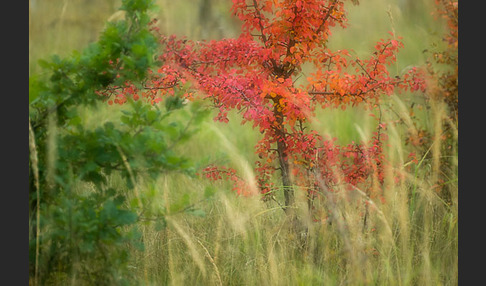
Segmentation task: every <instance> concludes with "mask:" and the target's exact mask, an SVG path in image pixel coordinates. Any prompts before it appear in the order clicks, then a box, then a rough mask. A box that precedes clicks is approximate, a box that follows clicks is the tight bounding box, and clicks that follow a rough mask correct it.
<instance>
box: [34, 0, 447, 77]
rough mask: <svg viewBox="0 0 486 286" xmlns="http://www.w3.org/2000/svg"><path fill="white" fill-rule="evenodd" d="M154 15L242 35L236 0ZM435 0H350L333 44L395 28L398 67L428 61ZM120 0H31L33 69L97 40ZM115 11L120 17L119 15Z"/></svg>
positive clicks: (215, 33) (207, 0)
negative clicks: (399, 42) (400, 41)
mask: <svg viewBox="0 0 486 286" xmlns="http://www.w3.org/2000/svg"><path fill="white" fill-rule="evenodd" d="M155 2H156V4H157V6H158V10H157V11H154V12H153V17H154V18H157V19H158V20H159V23H158V24H159V27H160V29H161V31H162V32H163V33H165V34H177V35H179V36H182V35H184V36H187V37H188V38H191V39H221V38H232V37H237V36H238V31H239V26H240V23H239V20H238V19H236V18H235V17H233V16H232V15H231V12H230V7H231V4H232V1H231V0H156V1H155ZM433 2H434V1H432V0H362V1H360V5H358V6H354V5H353V4H351V2H348V3H347V5H348V23H349V27H348V28H347V29H341V28H336V29H334V31H333V32H334V34H333V37H332V38H331V40H330V42H329V43H330V46H331V48H336V49H344V48H346V49H352V50H354V51H355V52H356V53H358V54H361V53H365V54H366V53H369V52H370V51H371V49H372V47H373V46H374V43H375V42H376V41H378V40H380V38H382V37H383V38H384V37H388V34H387V32H388V31H392V32H395V33H396V34H397V35H398V36H401V37H403V41H404V42H405V48H404V49H403V50H402V52H401V53H400V54H399V62H398V65H397V68H404V67H406V66H408V65H417V64H420V63H422V62H423V61H424V55H423V52H422V51H423V50H424V49H430V48H431V45H432V43H437V42H440V39H438V35H440V33H441V31H442V29H443V28H444V23H443V22H442V21H439V20H437V19H435V18H434V16H433V15H432V14H431V12H432V11H433V4H434V3H433ZM120 4H121V0H101V1H100V0H29V72H30V73H31V74H32V73H35V72H37V71H38V66H37V64H36V63H37V60H38V59H41V58H45V57H47V56H49V55H51V54H59V55H61V56H62V55H67V54H69V53H71V52H72V50H78V51H80V50H82V49H83V48H84V47H86V46H87V45H88V44H89V43H91V42H94V41H96V40H97V37H98V35H99V34H100V32H101V31H102V30H103V27H104V25H105V22H106V21H107V20H108V19H109V18H110V17H116V14H115V13H116V12H117V11H118V8H119V7H120ZM114 14H115V16H114Z"/></svg>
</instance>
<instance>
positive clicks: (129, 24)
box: [29, 0, 207, 285]
mask: <svg viewBox="0 0 486 286" xmlns="http://www.w3.org/2000/svg"><path fill="white" fill-rule="evenodd" d="M152 7H153V6H152V1H148V0H126V1H123V3H122V7H121V10H125V11H126V19H125V20H124V21H118V22H113V23H108V24H107V26H106V28H105V30H104V31H103V33H102V34H101V36H100V40H99V41H98V42H96V43H93V44H91V45H90V46H89V47H87V48H86V49H85V50H83V52H81V53H79V52H76V51H75V52H73V53H72V55H71V56H69V57H67V58H61V57H59V56H57V55H54V56H52V57H51V58H50V60H41V61H40V62H39V64H40V66H41V67H42V68H43V69H44V71H45V72H44V73H43V74H41V75H33V76H31V77H30V79H29V87H30V92H29V122H30V124H31V126H32V128H33V132H34V134H35V138H31V139H32V140H31V141H32V142H35V148H36V150H37V153H38V158H37V160H31V162H29V163H30V164H29V172H30V174H31V175H32V174H33V173H34V171H33V165H34V164H35V165H36V167H37V168H38V170H39V177H38V178H39V179H36V177H35V176H31V177H30V190H29V194H30V209H29V211H30V214H31V217H32V218H31V228H30V234H29V238H30V241H29V245H30V271H31V274H32V277H35V280H34V281H35V283H37V284H44V283H54V284H64V283H67V281H65V279H64V278H65V277H78V279H79V281H83V282H86V283H88V284H96V285H124V284H128V283H129V281H130V275H129V274H130V271H128V261H129V258H130V253H129V249H130V248H127V247H126V246H127V245H131V246H132V247H135V248H136V249H140V250H142V249H143V243H142V241H141V239H140V232H139V231H138V230H137V228H136V223H137V222H138V221H139V220H140V219H141V216H140V215H141V214H142V213H143V214H144V215H145V216H147V215H151V216H154V217H157V225H158V226H159V227H164V226H165V219H164V216H165V215H166V213H165V212H164V210H162V211H159V212H156V213H155V212H150V211H148V210H147V209H146V208H147V207H149V206H150V199H151V197H150V193H149V194H143V195H139V192H138V191H137V190H136V188H138V187H139V186H137V181H138V179H139V178H149V179H156V178H157V177H158V176H160V174H163V173H164V172H179V173H182V174H185V175H189V176H193V175H194V174H195V168H194V162H192V161H191V160H190V159H189V158H186V157H184V156H183V155H181V154H180V152H178V150H177V149H178V146H179V145H181V144H182V143H183V142H184V141H186V140H188V139H189V138H191V136H192V135H193V134H194V133H195V132H197V130H198V129H197V125H198V124H200V123H201V122H202V120H203V119H204V118H205V117H206V115H207V111H205V110H203V108H201V106H199V105H197V104H192V105H191V107H190V108H188V107H187V106H186V105H185V104H184V103H183V101H182V100H181V98H180V97H179V96H178V95H177V94H176V96H174V97H173V98H171V99H170V100H167V101H166V102H165V106H164V105H162V104H161V105H150V104H148V103H147V102H144V101H142V100H138V101H135V100H133V99H129V101H128V104H126V105H125V109H124V110H123V111H122V113H121V114H119V116H115V117H114V119H113V120H112V121H106V122H99V123H98V124H97V125H96V126H94V127H93V128H88V127H86V126H85V125H84V124H83V118H82V116H81V115H80V112H79V109H80V107H82V106H89V107H90V108H92V109H94V110H96V109H99V105H100V102H102V101H104V99H103V98H102V97H101V96H99V95H98V93H97V92H98V91H100V90H104V89H108V88H110V87H112V86H120V85H122V84H124V83H125V82H127V81H130V82H132V83H134V84H136V85H138V86H142V82H143V80H144V78H145V77H146V74H147V71H148V70H149V69H150V68H151V66H152V64H153V59H154V56H153V55H154V52H155V50H156V47H157V41H156V39H155V37H154V36H153V35H152V34H151V32H150V30H149V26H148V25H149V21H150V17H149V15H148V9H151V8H152ZM30 151H31V152H32V151H33V150H30ZM115 174H117V175H118V176H120V177H122V178H123V179H124V182H125V185H124V186H123V187H122V188H119V187H118V188H114V187H113V186H112V184H111V183H110V177H111V176H113V175H115ZM37 186H38V187H37ZM38 194H40V196H39V195H38ZM37 200H40V202H38V201H37ZM37 203H40V208H38V207H37ZM184 204H186V205H184ZM187 204H189V201H182V202H180V204H178V206H177V207H178V208H181V209H188V210H189V209H192V208H188V206H187ZM34 213H35V214H38V215H39V221H38V220H37V219H33V217H34V215H33V214H34ZM194 214H195V215H201V212H198V211H195V210H194ZM35 227H37V231H34V230H35V229H36V228H35Z"/></svg>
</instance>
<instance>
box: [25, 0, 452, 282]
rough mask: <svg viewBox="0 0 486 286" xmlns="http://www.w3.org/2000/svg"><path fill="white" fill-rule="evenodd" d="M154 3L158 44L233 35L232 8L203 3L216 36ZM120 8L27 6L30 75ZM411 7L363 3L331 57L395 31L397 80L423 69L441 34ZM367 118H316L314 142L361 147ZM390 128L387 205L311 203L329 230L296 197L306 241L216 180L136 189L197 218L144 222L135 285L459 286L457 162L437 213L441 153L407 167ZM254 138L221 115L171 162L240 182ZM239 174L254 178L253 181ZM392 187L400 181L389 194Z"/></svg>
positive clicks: (273, 211)
mask: <svg viewBox="0 0 486 286" xmlns="http://www.w3.org/2000/svg"><path fill="white" fill-rule="evenodd" d="M157 2H158V3H159V6H160V11H159V12H157V13H158V17H159V18H160V25H161V27H162V29H163V31H164V32H166V33H169V34H171V33H176V34H180V35H187V36H188V37H191V38H199V37H202V36H203V35H207V36H208V37H212V38H218V37H231V36H235V35H237V31H236V30H235V28H237V27H238V23H237V22H235V21H234V20H231V19H230V18H229V17H228V15H227V11H228V10H229V5H230V3H231V1H226V2H225V1H217V0H214V1H213V2H214V3H216V4H215V5H214V6H213V7H212V13H213V15H214V17H215V18H217V21H216V22H217V24H218V25H219V26H218V27H219V28H218V30H217V31H211V30H210V31H207V30H206V31H205V32H203V30H204V29H203V27H201V26H198V24H197V19H198V18H197V17H198V16H197V15H198V12H199V11H198V7H197V4H196V3H198V2H197V1H194V0H190V1H189V0H184V1H181V0H179V1H167V0H159V1H157ZM31 3H32V1H31ZM101 3H102V4H101ZM118 3H119V1H105V2H103V1H102V2H100V3H98V2H92V1H75V0H72V1H61V0H58V1H54V0H51V1H44V2H42V1H36V7H35V9H34V8H33V7H32V6H31V9H30V28H31V29H30V32H29V38H30V49H29V58H30V72H31V74H32V73H35V72H38V71H39V69H38V67H37V66H36V64H35V62H36V60H37V59H40V58H45V57H46V56H48V55H50V54H52V53H58V54H61V55H63V54H66V53H69V52H70V51H71V50H73V49H77V50H80V49H82V48H83V47H85V46H86V45H87V44H88V43H89V42H90V41H94V40H95V39H96V37H97V33H98V32H99V31H101V29H102V28H103V25H104V21H105V20H106V19H107V18H108V17H109V16H110V15H112V14H113V13H114V12H115V9H116V7H118ZM415 3H416V6H417V8H416V10H415V12H414V13H413V14H410V15H407V14H406V13H405V12H404V11H402V10H400V7H399V5H398V1H386V0H370V1H364V0H363V1H361V5H360V6H356V7H353V6H351V5H349V9H350V10H349V14H348V18H349V28H348V29H346V30H339V29H337V30H336V31H334V34H333V36H332V38H331V40H330V43H331V46H330V47H331V48H332V49H339V48H346V49H350V48H352V49H353V50H354V51H355V52H356V53H357V54H359V55H364V54H366V53H368V52H370V51H371V49H372V47H373V46H374V43H375V42H376V41H377V40H379V39H380V38H384V37H387V36H388V34H387V31H395V32H396V34H397V35H400V36H402V37H403V41H404V42H405V48H404V49H403V51H402V52H401V53H400V55H399V57H398V63H397V67H396V72H397V73H400V72H401V71H402V70H403V69H404V68H405V67H407V66H410V65H417V64H423V63H424V61H425V55H424V53H423V50H425V49H428V48H430V46H431V43H433V42H438V39H439V38H440V36H439V35H440V32H441V31H442V30H443V26H442V24H441V22H439V21H435V20H434V19H433V17H432V16H431V15H430V12H431V5H430V4H429V3H428V2H426V1H421V2H418V1H417V2H415ZM387 11H389V12H390V13H391V14H389V13H388V12H387ZM390 15H391V18H390ZM392 19H393V20H392ZM414 96H415V95H407V96H405V97H400V96H398V97H394V98H390V99H389V100H387V101H386V106H387V107H388V109H386V108H384V114H383V120H384V121H385V122H386V121H393V120H396V119H397V118H398V116H400V117H402V118H408V117H409V115H408V110H407V108H406V106H407V103H408V102H409V101H410V100H414V99H416V98H415V97H414ZM432 104H435V103H432ZM118 108H119V107H114V106H100V107H99V108H98V109H97V110H89V109H85V110H83V112H82V115H83V116H82V117H83V120H85V124H86V126H94V125H97V124H99V122H102V121H103V120H108V119H109V118H113V117H111V116H115V114H114V109H118ZM391 109H393V111H394V112H391V111H390V110H391ZM417 112H420V111H417ZM368 113H369V111H366V110H363V109H360V108H353V109H348V110H346V111H341V110H324V111H318V122H316V123H315V124H314V125H313V126H314V127H315V128H316V130H318V131H319V132H320V133H321V134H329V135H330V136H331V137H337V138H339V142H340V143H343V144H347V143H350V142H351V141H360V140H361V139H364V138H366V137H369V136H370V134H371V132H372V131H373V126H374V124H376V122H375V121H373V120H372V119H371V118H370V117H369V115H368ZM420 116H421V117H420V118H421V122H420V124H421V125H422V126H423V127H425V128H427V130H430V131H432V132H433V133H438V132H440V130H437V127H434V126H437V124H436V123H437V122H442V119H443V117H444V110H443V109H442V107H441V106H440V105H439V104H436V105H434V106H433V108H432V111H422V113H421V114H420ZM390 126H391V127H390V129H389V132H388V133H389V136H390V138H389V141H388V143H389V146H388V147H387V148H386V156H387V158H388V159H389V160H390V166H391V167H390V168H388V169H387V175H386V180H385V186H384V188H383V191H384V197H385V199H386V202H384V203H383V202H381V201H379V200H376V199H375V198H369V197H367V196H366V195H365V194H363V193H361V192H359V191H351V192H346V191H344V190H343V191H341V192H337V193H335V194H327V197H326V198H327V200H322V201H320V202H317V203H318V204H320V205H321V206H322V207H324V208H326V209H327V210H329V211H331V212H332V213H334V214H335V215H336V216H337V217H338V218H340V219H338V220H336V221H333V222H332V223H331V224H330V223H329V222H328V221H317V222H314V221H312V220H311V219H310V217H309V214H308V213H307V211H306V208H305V200H304V198H302V197H301V196H298V198H297V206H299V209H298V212H299V215H300V216H301V217H302V218H303V220H302V221H303V224H304V225H305V226H306V227H307V228H308V233H304V232H301V233H295V232H294V231H293V229H292V228H291V227H290V226H289V225H290V223H289V222H288V220H287V219H288V218H287V216H286V215H285V214H284V212H283V211H282V210H281V209H280V208H279V207H278V205H277V204H276V203H274V202H272V201H270V202H262V201H260V200H258V199H256V198H245V197H239V196H237V195H236V194H234V193H233V192H232V191H231V184H230V183H229V182H226V181H218V182H209V181H206V180H203V179H198V178H190V177H186V176H182V175H180V174H161V176H160V177H159V179H158V181H157V183H156V184H155V187H153V188H152V189H150V188H148V187H147V186H145V185H144V184H142V183H140V187H139V189H140V191H141V192H142V193H144V192H146V193H148V192H151V196H153V198H154V199H153V202H152V203H153V205H154V206H157V205H159V206H170V205H171V204H174V203H177V201H178V200H181V199H182V196H183V195H184V194H189V197H190V200H191V202H193V203H195V204H196V205H197V206H198V207H199V208H201V209H202V210H203V211H204V213H205V214H206V215H205V216H204V217H201V216H194V215H189V214H186V213H181V212H174V213H169V214H168V216H167V223H168V225H167V227H166V228H164V229H161V230H159V229H157V228H156V227H155V226H154V224H153V223H149V222H146V223H140V230H141V231H142V236H143V238H142V239H143V242H144V244H145V250H144V251H139V250H135V249H133V252H132V256H133V257H132V258H133V259H132V261H131V264H130V267H131V269H133V273H134V274H135V280H136V281H132V282H133V284H134V285H137V284H140V285H457V284H458V280H457V279H458V275H457V274H458V272H457V271H458V260H457V251H458V226H457V218H458V209H457V193H458V186H457V167H458V166H457V152H456V153H455V157H453V158H450V161H451V165H452V167H453V168H455V170H456V172H455V174H456V176H455V177H452V178H450V180H449V181H447V182H445V183H444V184H446V186H447V190H448V191H449V192H450V197H451V200H450V202H444V201H443V199H442V198H441V197H440V196H439V195H438V194H437V193H436V191H435V186H434V180H433V179H434V178H436V177H437V176H439V172H440V170H439V169H438V168H437V166H436V164H435V163H434V162H437V161H438V160H439V158H441V156H443V154H441V153H440V150H439V149H437V148H435V147H437V146H432V147H431V151H430V156H427V157H424V158H419V159H423V160H421V161H420V164H417V165H415V166H414V165H412V164H408V165H407V162H408V158H407V155H408V152H410V151H411V147H410V146H408V145H405V143H404V136H405V134H406V133H407V132H408V131H409V130H408V129H407V127H406V126H405V125H398V126H396V127H393V125H390ZM410 128H412V127H410ZM434 128H435V129H434ZM412 129H413V128H412ZM260 136H261V135H260V134H259V133H258V132H257V131H256V130H253V129H252V128H251V126H249V125H241V124H240V120H239V117H238V114H230V123H228V124H222V123H218V122H213V121H212V120H211V119H209V120H208V121H207V122H206V123H205V124H204V125H203V129H202V130H201V131H200V132H199V133H198V135H197V136H196V138H195V139H196V140H193V141H191V142H188V143H187V144H186V145H185V147H183V148H182V149H181V150H180V152H184V154H187V155H188V156H190V157H191V158H194V160H195V161H198V160H200V161H203V162H209V163H212V162H215V163H221V164H227V165H230V166H233V167H235V168H236V169H238V170H239V171H245V170H249V169H248V166H250V167H251V166H253V164H254V162H255V160H256V155H255V154H254V152H253V147H254V145H255V144H256V143H257V141H258V139H259V138H260ZM438 144H439V143H436V145H438ZM250 170H251V168H250ZM247 175H248V176H249V177H251V176H252V174H251V172H249V173H248V174H247ZM396 177H402V178H403V180H401V181H400V182H398V183H397V181H396V180H395V178H396ZM120 182H121V179H120V178H117V177H112V178H111V180H110V183H111V184H113V185H117V184H120ZM207 186H212V187H213V188H215V190H216V192H215V195H214V196H213V197H211V198H210V199H205V196H204V190H205V188H206V187H207ZM362 200H367V201H368V208H367V209H366V208H365V207H364V204H362V203H360V202H362ZM331 201H334V203H330V202H331ZM365 212H368V215H367V222H366V225H365V224H364V217H363V214H364V213H365ZM63 279H64V278H63Z"/></svg>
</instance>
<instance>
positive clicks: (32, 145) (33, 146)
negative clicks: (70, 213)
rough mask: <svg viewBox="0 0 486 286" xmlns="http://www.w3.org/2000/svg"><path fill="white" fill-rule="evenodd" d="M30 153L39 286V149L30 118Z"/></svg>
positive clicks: (36, 281) (36, 282)
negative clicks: (34, 192) (35, 196)
mask: <svg viewBox="0 0 486 286" xmlns="http://www.w3.org/2000/svg"><path fill="white" fill-rule="evenodd" d="M29 151H30V161H31V165H32V172H33V173H34V182H35V189H36V194H37V205H36V238H37V239H36V241H35V276H34V285H38V279H39V241H40V240H39V237H40V186H39V167H38V158H37V148H36V144H35V134H34V131H33V130H32V125H31V124H30V117H29Z"/></svg>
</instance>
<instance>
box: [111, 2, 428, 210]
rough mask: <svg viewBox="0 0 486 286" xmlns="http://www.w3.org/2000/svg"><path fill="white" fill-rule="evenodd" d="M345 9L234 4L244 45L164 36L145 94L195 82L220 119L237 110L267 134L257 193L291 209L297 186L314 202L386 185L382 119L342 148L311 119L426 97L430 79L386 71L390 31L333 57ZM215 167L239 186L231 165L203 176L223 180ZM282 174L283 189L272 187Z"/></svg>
mask: <svg viewBox="0 0 486 286" xmlns="http://www.w3.org/2000/svg"><path fill="white" fill-rule="evenodd" d="M345 2H346V1H339V0H306V1H302V0H266V1H264V0H251V1H250V0H233V6H232V10H231V11H232V13H233V14H234V15H235V16H236V17H238V18H239V19H240V20H241V21H242V30H241V34H240V36H239V37H238V38H236V39H223V40H218V41H215V40H211V41H191V40H188V39H185V38H177V37H175V36H165V35H160V42H161V43H162V44H163V46H164V48H165V50H164V52H163V54H162V55H161V56H160V58H159V60H160V62H161V66H160V68H158V70H157V71H154V72H152V73H151V74H150V77H149V78H148V80H147V81H146V85H145V86H144V87H142V88H140V91H141V92H142V94H144V96H146V97H147V98H149V99H150V100H155V101H156V100H160V98H163V97H164V96H170V94H171V93H172V92H173V90H174V88H178V87H180V86H182V85H184V84H185V83H186V82H190V83H191V84H192V90H193V91H194V92H193V93H190V94H188V98H189V99H192V98H193V97H194V96H200V97H202V98H204V99H205V100H208V101H210V102H212V104H213V106H214V108H216V109H217V110H218V114H217V116H216V118H215V120H219V121H221V122H228V112H229V111H231V110H236V111H238V113H239V114H241V116H242V123H248V124H251V125H252V126H253V127H254V128H255V129H256V130H258V131H260V132H261V133H262V139H261V140H260V141H259V142H258V143H257V145H256V146H255V152H256V153H257V154H258V156H259V160H258V161H257V162H256V163H255V166H256V167H255V170H256V174H257V179H256V181H257V182H258V184H259V186H258V187H259V189H260V192H261V193H262V194H264V195H267V196H268V195H272V196H273V194H274V192H275V190H278V189H283V192H284V197H285V206H290V205H292V203H293V201H294V187H295V186H302V187H304V188H303V189H305V190H307V192H308V195H309V198H311V197H313V196H314V195H315V194H317V193H319V192H322V191H325V190H333V189H335V188H336V187H337V186H342V185H347V186H349V187H351V188H352V187H353V186H358V185H359V186H360V188H361V189H363V190H368V191H369V192H370V191H371V189H372V188H371V186H372V185H374V186H375V187H376V186H379V185H380V184H381V183H382V182H383V166H384V164H385V163H386V162H385V160H384V156H383V153H382V147H383V141H384V140H385V139H386V134H385V132H384V131H385V129H386V126H385V125H384V124H383V123H382V122H381V120H380V118H379V117H378V116H377V118H376V119H377V121H378V122H377V129H376V130H375V132H374V134H373V136H372V138H371V141H370V142H360V143H354V142H353V143H352V144H349V145H345V146H339V145H337V144H336V139H335V138H325V137H323V136H322V135H320V134H319V133H318V132H317V131H315V130H312V129H311V127H310V125H309V122H310V121H312V120H313V117H314V113H315V111H316V110H317V109H321V108H324V109H326V108H342V109H346V108H347V107H349V106H355V105H358V104H359V105H363V106H364V107H365V108H369V109H372V110H373V109H376V108H378V106H379V103H380V98H382V96H383V95H390V94H393V93H396V92H399V91H406V90H412V91H416V90H423V89H424V81H423V78H422V76H421V74H420V72H419V70H417V69H415V68H412V69H410V70H409V71H408V72H406V73H404V74H402V75H392V74H390V72H389V70H388V66H389V65H390V64H393V63H394V62H395V61H396V53H397V52H398V51H399V49H401V48H402V47H403V43H402V42H401V41H400V37H398V36H396V35H393V34H392V33H390V35H389V39H381V40H379V41H378V42H377V43H376V45H375V46H374V51H373V52H372V53H371V54H370V56H369V58H366V59H361V58H358V57H356V56H354V55H352V53H350V52H349V51H347V50H337V51H333V50H330V49H329V48H328V46H327V43H328V40H329V39H330V36H331V32H332V28H333V27H342V28H346V26H347V19H346V10H345ZM304 65H306V66H312V73H310V74H309V76H303V73H302V70H303V66H304ZM132 88H134V87H133V86H131V85H130V84H129V83H127V85H126V86H124V87H120V88H119V89H118V91H119V92H117V94H116V96H118V97H117V99H115V102H117V103H123V101H124V99H123V98H124V97H127V96H132V95H134V94H136V92H135V90H133V89H132ZM218 170H220V171H221V172H222V173H223V174H226V175H228V176H229V177H230V179H232V180H234V181H235V182H239V180H237V178H236V177H235V174H234V172H233V171H228V169H227V168H222V169H218V168H216V167H210V168H209V169H207V170H206V171H207V172H206V174H207V176H208V177H209V178H212V179H219V178H221V177H219V176H218V175H216V174H217V172H218ZM276 171H278V172H279V173H280V176H281V186H280V188H278V187H276V186H274V183H273V182H272V180H271V178H272V176H273V175H274V173H275V172H276ZM223 177H224V176H223ZM236 186H237V187H238V188H240V187H242V188H244V184H237V185H236ZM282 187H283V188H282ZM373 189H374V190H377V189H379V188H373ZM239 192H240V193H243V194H244V193H246V192H245V191H244V190H239ZM368 195H370V196H372V197H374V196H379V195H380V194H379V193H368Z"/></svg>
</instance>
